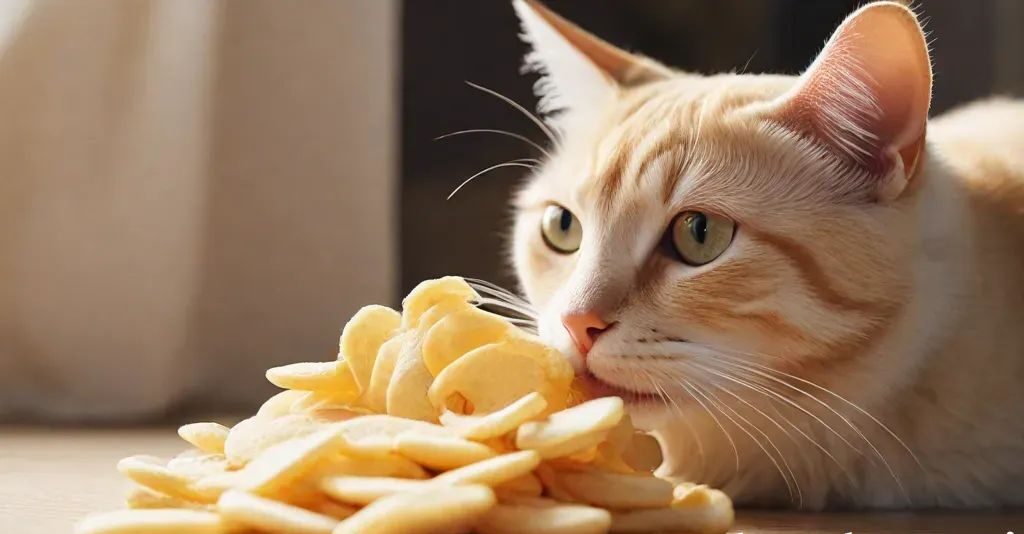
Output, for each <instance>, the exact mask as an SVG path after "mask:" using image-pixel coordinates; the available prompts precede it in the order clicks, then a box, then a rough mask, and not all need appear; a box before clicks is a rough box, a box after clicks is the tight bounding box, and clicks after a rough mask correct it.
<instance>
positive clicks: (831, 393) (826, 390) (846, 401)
mask: <svg viewBox="0 0 1024 534" xmlns="http://www.w3.org/2000/svg"><path fill="white" fill-rule="evenodd" d="M746 363H747V364H748V365H751V366H754V367H757V368H761V369H765V370H767V371H768V372H772V373H775V374H778V375H781V376H784V377H786V378H790V379H792V380H796V381H797V382H800V383H803V384H807V385H808V386H811V387H813V388H815V389H818V390H820V391H822V392H823V393H825V394H827V395H829V396H831V397H834V398H835V399H837V400H839V401H840V402H843V403H844V404H847V405H848V406H850V407H851V408H853V409H854V410H857V411H858V412H860V413H861V414H862V415H864V416H865V417H867V418H869V419H871V421H872V422H874V423H875V424H876V425H878V426H879V427H880V428H881V429H882V430H883V431H885V432H886V433H887V434H889V436H890V437H892V438H893V439H894V440H896V442H897V443H899V444H900V446H902V447H903V449H904V450H906V451H907V454H909V455H910V457H911V458H913V459H914V462H916V463H917V465H918V467H920V468H921V469H924V466H923V465H922V464H921V460H919V459H918V457H917V455H916V454H914V451H913V450H911V448H910V447H909V446H907V444H906V443H905V442H904V441H903V440H902V439H901V438H900V437H899V435H897V434H896V433H895V432H893V431H892V429H890V428H889V427H888V426H887V425H885V423H882V422H881V421H879V420H878V418H877V417H875V416H874V415H872V414H871V413H870V412H868V411H867V410H865V409H863V408H861V407H860V406H858V405H857V404H856V403H854V402H853V401H850V400H849V399H847V398H846V397H843V396H842V395H840V394H838V393H836V392H834V391H832V390H831V389H829V388H826V387H824V386H822V385H820V384H816V383H814V382H811V381H810V380H807V379H804V378H800V377H799V376H795V375H791V374H789V373H785V372H783V371H779V370H778V369H773V368H771V367H768V366H765V365H760V364H757V363H754V362H746Z"/></svg>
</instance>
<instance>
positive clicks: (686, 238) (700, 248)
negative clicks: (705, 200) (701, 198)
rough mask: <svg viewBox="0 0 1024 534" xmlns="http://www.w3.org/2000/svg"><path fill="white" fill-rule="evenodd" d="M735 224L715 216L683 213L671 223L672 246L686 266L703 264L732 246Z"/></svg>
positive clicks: (696, 212)
mask: <svg viewBox="0 0 1024 534" xmlns="http://www.w3.org/2000/svg"><path fill="white" fill-rule="evenodd" d="M735 229H736V223H734V222H732V221H731V220H729V219H727V218H725V217H721V216H718V215H712V214H710V213H704V212H700V211H684V212H683V213H681V214H679V216H678V217H676V220H675V221H673V222H672V228H671V232H672V246H674V247H675V249H676V252H678V253H679V256H680V257H681V258H682V259H683V262H684V263H686V264H688V265H694V266H696V265H704V264H705V263H710V262H712V261H714V260H715V258H717V257H719V256H721V255H722V253H723V252H725V249H727V248H729V244H730V243H732V236H733V232H734V230H735Z"/></svg>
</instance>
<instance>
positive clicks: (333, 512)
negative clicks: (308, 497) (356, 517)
mask: <svg viewBox="0 0 1024 534" xmlns="http://www.w3.org/2000/svg"><path fill="white" fill-rule="evenodd" d="M307 507H308V508H309V509H310V510H312V511H314V512H316V513H318V514H323V515H326V516H328V517H333V518H335V519H338V520H341V519H345V518H347V517H349V516H351V515H352V514H354V513H356V512H358V511H359V509H358V508H356V507H355V506H349V505H347V504H341V503H339V502H335V501H333V500H331V499H330V498H328V497H326V496H325V497H323V498H322V499H317V500H316V501H314V502H311V503H309V505H308V506H307Z"/></svg>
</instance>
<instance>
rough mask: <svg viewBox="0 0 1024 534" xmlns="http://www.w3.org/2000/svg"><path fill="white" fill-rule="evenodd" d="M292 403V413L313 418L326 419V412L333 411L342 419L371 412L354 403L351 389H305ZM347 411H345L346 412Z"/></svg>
mask: <svg viewBox="0 0 1024 534" xmlns="http://www.w3.org/2000/svg"><path fill="white" fill-rule="evenodd" d="M303 393H304V394H303V395H302V396H301V397H299V398H298V399H297V400H296V401H295V404H292V413H293V414H306V415H310V416H313V417H314V418H315V419H320V420H328V417H325V415H326V414H331V413H334V414H336V415H338V416H339V417H338V419H340V420H342V421H344V420H346V419H351V418H352V417H353V416H355V415H360V414H368V413H373V412H372V411H369V410H366V409H365V408H362V407H360V406H356V405H355V402H356V401H355V399H354V397H353V395H352V392H351V391H337V392H336V391H326V390H325V391H306V392H303ZM346 412H347V413H346Z"/></svg>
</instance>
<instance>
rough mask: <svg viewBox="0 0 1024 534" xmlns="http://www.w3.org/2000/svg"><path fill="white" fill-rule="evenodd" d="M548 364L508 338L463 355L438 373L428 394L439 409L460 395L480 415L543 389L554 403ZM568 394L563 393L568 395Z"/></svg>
mask: <svg viewBox="0 0 1024 534" xmlns="http://www.w3.org/2000/svg"><path fill="white" fill-rule="evenodd" d="M555 389H556V387H555V385H554V384H552V383H551V381H550V380H549V379H548V376H547V374H546V372H545V368H544V365H542V364H541V362H539V361H538V360H537V359H536V358H534V357H532V356H530V355H529V354H527V353H524V352H523V351H522V349H521V347H519V346H518V343H513V342H510V341H504V342H501V343H495V344H491V345H485V346H483V347H480V348H478V349H476V350H474V351H472V352H470V353H469V354H466V355H465V356H463V357H461V358H459V359H458V360H456V361H455V362H453V363H452V364H451V365H449V366H448V367H445V369H444V371H441V374H439V375H437V378H435V379H434V383H433V384H432V385H431V387H430V391H429V393H428V395H429V397H430V402H431V403H433V405H434V407H435V408H436V409H438V410H443V409H445V408H446V407H448V400H449V398H450V397H452V396H455V395H459V396H461V397H463V398H465V399H466V400H467V401H468V402H469V404H470V405H471V406H472V409H473V413H474V414H476V415H483V414H488V413H491V412H495V411H498V410H500V409H502V408H504V407H506V406H508V405H509V404H512V403H513V402H515V401H516V400H518V399H520V398H522V397H523V396H524V395H526V394H527V393H530V392H531V391H536V392H539V393H540V394H541V395H543V396H544V398H545V400H546V401H548V404H549V405H550V401H551V398H552V397H553V396H557V393H555V391H554V390H555ZM564 396H565V394H564V393H563V394H562V397H563V398H564Z"/></svg>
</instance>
